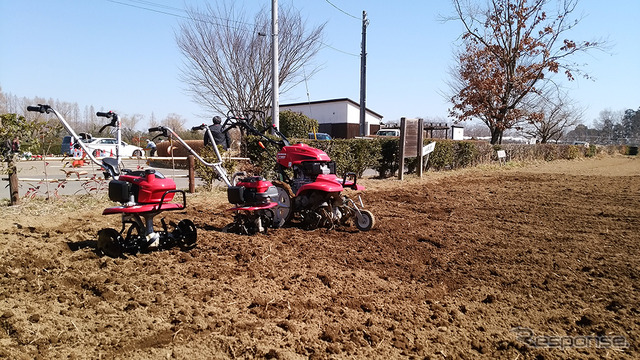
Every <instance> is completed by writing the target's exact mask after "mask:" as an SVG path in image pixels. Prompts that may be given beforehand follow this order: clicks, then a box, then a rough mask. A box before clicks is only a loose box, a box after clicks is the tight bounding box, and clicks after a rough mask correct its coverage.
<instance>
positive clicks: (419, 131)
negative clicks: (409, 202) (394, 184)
mask: <svg viewBox="0 0 640 360" xmlns="http://www.w3.org/2000/svg"><path fill="white" fill-rule="evenodd" d="M423 129H424V121H423V120H422V119H407V118H404V117H403V118H401V119H400V149H399V150H400V151H399V152H398V179H399V180H402V178H403V174H404V159H405V158H407V157H419V158H420V161H419V167H418V176H420V177H422V165H423V162H422V161H423V158H422V154H421V152H422V140H423V134H424V131H423Z"/></svg>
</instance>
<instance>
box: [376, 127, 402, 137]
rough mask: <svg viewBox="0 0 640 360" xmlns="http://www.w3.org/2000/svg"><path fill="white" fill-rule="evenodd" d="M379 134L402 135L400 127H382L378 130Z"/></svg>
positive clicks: (377, 133)
mask: <svg viewBox="0 0 640 360" xmlns="http://www.w3.org/2000/svg"><path fill="white" fill-rule="evenodd" d="M376 135H378V136H400V129H380V130H378V132H376Z"/></svg>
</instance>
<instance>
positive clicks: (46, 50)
mask: <svg viewBox="0 0 640 360" xmlns="http://www.w3.org/2000/svg"><path fill="white" fill-rule="evenodd" d="M289 1H290V0H289ZM239 2H241V1H236V3H239ZM280 2H281V3H284V2H285V0H280ZM123 3H124V4H129V5H135V6H142V7H147V8H150V9H154V10H160V11H168V12H172V13H178V12H177V11H175V10H168V8H167V7H171V8H184V7H185V4H186V5H198V4H202V3H204V1H197V0H186V1H184V2H182V1H168V0H149V1H141V0H117V1H109V0H23V1H16V0H0V46H1V51H0V87H2V91H3V92H5V93H11V94H13V95H17V96H19V97H23V96H24V97H35V96H38V97H43V98H47V99H49V98H53V99H58V100H61V101H67V102H72V103H73V102H77V103H78V105H79V106H80V109H81V110H82V109H84V107H85V106H89V105H93V106H94V107H95V108H96V110H101V109H102V110H114V111H116V112H119V113H120V114H128V115H133V114H142V115H144V116H145V119H146V120H148V119H149V118H150V116H151V113H152V112H153V113H154V115H155V117H156V118H157V119H162V118H164V117H166V116H167V115H168V114H169V113H177V114H180V115H181V116H182V117H184V118H186V119H187V125H188V126H191V125H196V124H199V123H202V122H203V121H208V120H209V119H210V118H211V116H213V115H217V114H213V113H211V112H210V111H203V109H201V108H200V107H198V106H197V105H196V104H194V103H193V102H192V100H191V98H190V97H189V95H187V94H186V93H185V91H184V85H183V84H182V83H181V82H180V80H179V67H180V66H181V64H182V55H181V54H180V52H179V50H178V48H177V46H176V43H175V36H174V33H175V31H176V30H177V28H178V24H179V22H180V21H182V20H183V19H181V18H179V17H175V16H171V15H167V14H162V13H158V12H155V11H148V10H144V9H140V8H136V7H133V6H127V5H123ZM243 3H244V8H245V10H246V11H247V12H248V13H250V12H252V11H257V10H258V9H260V8H261V7H262V6H263V5H264V6H265V7H266V9H270V4H271V2H270V1H267V0H263V1H258V0H246V1H244V2H243ZM294 4H295V6H296V7H297V8H298V9H299V10H300V11H301V13H302V15H303V16H304V17H305V18H306V19H307V21H308V23H309V24H319V23H323V22H327V26H326V32H325V35H324V43H325V44H327V45H329V46H330V47H324V48H323V49H322V50H321V52H320V53H319V55H318V57H317V58H316V59H315V61H316V62H317V63H318V64H321V65H322V70H321V71H320V72H319V73H317V74H316V75H315V77H313V78H312V79H309V80H308V81H307V82H306V83H302V84H300V85H299V86H297V87H296V88H294V89H292V90H291V91H289V92H287V93H285V94H281V98H280V103H281V104H284V103H291V102H305V101H307V99H308V98H307V89H308V93H309V98H310V100H311V101H317V100H325V99H332V98H344V97H348V98H351V99H353V100H355V101H359V97H360V90H359V86H360V79H359V71H360V58H359V54H360V41H361V29H362V24H361V20H360V19H361V16H362V11H363V10H365V11H367V14H368V18H369V21H370V24H369V26H368V29H367V34H368V36H367V53H368V58H367V107H368V108H370V109H372V110H374V111H376V112H378V113H380V114H381V115H383V116H384V119H383V121H393V120H397V119H399V118H400V117H402V116H406V117H425V118H441V119H445V118H446V116H447V109H448V108H449V106H450V104H449V103H448V102H447V100H446V99H445V98H444V97H443V96H442V95H441V94H442V93H443V92H446V91H447V90H448V89H447V85H446V81H447V79H448V78H449V75H448V72H447V71H448V68H449V66H450V65H451V64H452V63H453V50H454V49H455V47H456V44H457V43H456V41H457V40H458V38H459V35H460V34H461V30H462V29H461V26H460V24H459V23H457V22H445V23H443V22H442V21H440V17H441V16H446V15H450V14H452V11H453V10H452V7H451V3H450V2H449V1H447V0H438V1H414V0H412V1H408V0H400V1H394V2H390V1H378V0H369V1H366V0H330V2H329V1H327V0H304V1H295V2H294ZM332 4H333V5H335V6H333V5H332ZM614 4H615V5H614ZM157 5H159V6H157ZM336 7H338V8H340V10H342V11H340V10H338V9H336ZM345 13H347V14H349V15H351V16H349V15H347V14H345ZM581 14H583V15H584V18H583V20H582V22H581V23H580V24H579V25H578V26H577V27H576V29H575V31H572V32H571V33H570V34H569V37H571V38H572V39H574V40H593V39H598V38H607V39H608V41H609V42H610V44H611V45H612V48H611V50H609V52H608V53H604V52H598V51H596V52H592V53H590V54H586V55H581V56H580V57H579V58H575V60H576V61H577V62H579V63H584V64H586V67H585V70H586V71H587V72H588V73H589V74H590V75H592V76H593V77H594V78H595V80H585V79H578V80H577V81H574V82H572V83H569V84H568V86H569V89H570V92H569V95H570V96H571V98H573V99H574V100H575V101H576V102H577V103H578V104H579V105H581V106H583V107H585V108H587V110H586V115H585V119H584V120H585V123H587V124H591V121H592V120H593V119H594V118H596V117H597V116H598V113H599V112H600V111H601V110H604V109H612V110H623V109H627V108H632V109H638V108H639V107H640V98H639V97H638V90H637V86H638V84H640V66H638V63H639V61H640V60H639V59H640V46H638V40H637V39H638V38H639V37H640V30H639V28H638V26H637V14H640V1H637V0H628V1H612V2H603V1H597V0H581V1H580V3H579V7H578V10H577V12H576V15H581ZM354 17H355V18H354ZM145 125H146V124H142V127H144V126H145Z"/></svg>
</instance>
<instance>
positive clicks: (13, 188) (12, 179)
mask: <svg viewBox="0 0 640 360" xmlns="http://www.w3.org/2000/svg"><path fill="white" fill-rule="evenodd" d="M7 172H8V174H9V195H10V198H11V205H18V204H20V193H19V191H18V169H16V164H15V163H14V162H13V160H10V161H7Z"/></svg>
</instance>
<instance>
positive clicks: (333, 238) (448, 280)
mask: <svg viewBox="0 0 640 360" xmlns="http://www.w3.org/2000/svg"><path fill="white" fill-rule="evenodd" d="M603 164H604V165H603ZM594 169H596V170H594ZM597 169H600V170H597ZM639 169H640V162H639V161H638V160H636V159H634V158H624V157H616V158H607V159H599V160H583V161H578V162H556V163H549V164H543V165H539V166H534V167H521V168H517V167H516V168H501V169H496V168H488V169H475V170H470V171H462V172H456V173H450V174H447V175H433V174H432V173H428V174H427V175H426V177H425V179H423V180H417V179H410V180H409V181H405V182H399V181H397V180H383V181H382V180H369V181H368V182H367V185H369V188H370V189H371V190H369V191H366V192H364V193H363V194H362V197H363V200H364V202H365V204H366V205H367V208H368V209H369V210H371V211H372V212H373V213H374V214H375V216H376V220H377V225H376V227H375V228H374V229H373V230H372V231H369V232H358V231H357V230H356V229H355V228H347V229H338V230H325V229H322V230H314V231H305V230H301V229H297V228H284V229H278V230H272V231H270V232H269V233H268V234H266V235H265V234H259V235H254V236H240V235H234V234H225V233H222V232H221V231H220V229H221V228H222V227H223V226H224V225H226V224H227V223H228V222H230V220H231V217H230V214H228V212H226V211H225V209H226V208H228V205H226V204H225V203H224V193H222V192H220V193H215V194H213V195H209V196H210V197H214V198H215V200H211V199H207V198H206V197H205V196H204V195H203V196H196V197H190V198H189V203H188V208H187V210H186V211H185V212H182V213H176V212H172V213H166V217H167V220H180V219H183V218H188V219H192V220H193V221H194V222H195V224H196V226H197V227H198V231H199V233H198V246H197V247H196V248H195V249H192V250H190V251H181V250H179V249H172V250H168V251H161V252H153V253H147V254H139V255H137V256H129V257H127V258H125V259H113V258H109V257H104V256H99V255H98V254H97V253H96V250H95V244H96V242H95V240H96V234H97V231H98V230H100V229H102V228H105V227H113V228H116V229H119V218H118V216H117V215H114V216H102V215H100V208H95V207H94V208H80V209H79V210H74V211H70V210H60V211H53V212H49V213H47V214H42V215H26V213H19V212H16V210H15V209H12V210H9V209H6V210H2V211H3V212H4V214H2V218H1V219H0V231H1V233H2V236H1V238H0V254H1V255H0V256H1V257H0V358H2V357H6V358H10V359H34V358H39V359H61V358H75V359H85V358H86V359H99V358H107V359H112V358H117V359H118V358H119V359H159V358H177V359H218V358H267V359H304V358H322V359H324V358H335V359H343V358H358V359H370V358H377V359H389V358H405V357H406V358H416V359H418V358H419V359H423V358H427V359H449V358H460V359H483V358H485V359H494V358H503V359H599V358H604V359H635V358H639V357H640V348H639V345H640V343H639V339H640V320H639V319H640V316H639V315H640V296H638V294H639V290H640V289H639V287H640V251H639V250H640V244H639V240H640V236H639V234H640V225H639V220H640V181H638V180H639V177H638V175H639V174H640V171H639ZM104 207H106V206H104Z"/></svg>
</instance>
